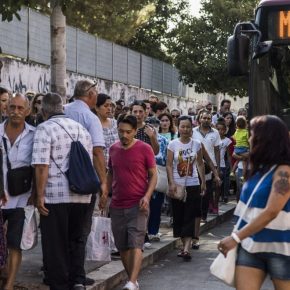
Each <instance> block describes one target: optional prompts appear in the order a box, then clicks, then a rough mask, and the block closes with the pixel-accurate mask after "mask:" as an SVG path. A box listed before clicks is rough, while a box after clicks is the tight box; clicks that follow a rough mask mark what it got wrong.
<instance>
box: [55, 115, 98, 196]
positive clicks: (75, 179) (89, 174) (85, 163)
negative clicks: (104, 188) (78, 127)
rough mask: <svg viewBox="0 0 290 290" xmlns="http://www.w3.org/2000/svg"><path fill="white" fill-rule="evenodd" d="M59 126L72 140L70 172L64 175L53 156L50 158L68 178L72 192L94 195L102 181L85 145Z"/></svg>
mask: <svg viewBox="0 0 290 290" xmlns="http://www.w3.org/2000/svg"><path fill="white" fill-rule="evenodd" d="M52 122H54V121H52ZM54 123H56V124H58V125H59V126H60V127H62V129H63V130H64V131H65V132H66V133H67V134H68V135H69V137H70V138H71V139H72V142H71V147H70V153H69V166H68V170H67V171H66V172H65V173H64V172H63V171H62V170H61V169H60V166H59V165H57V163H56V162H55V160H54V159H53V157H52V156H50V158H51V159H52V161H53V162H54V164H55V165H56V166H57V168H58V169H59V170H60V172H61V173H62V174H63V175H64V176H66V177H67V179H68V183H69V188H70V190H71V191H72V192H74V193H78V194H93V193H97V192H98V191H99V189H100V181H99V178H98V176H97V174H96V171H95V168H94V167H93V164H92V161H91V158H90V155H89V153H88V152H87V150H86V149H85V147H84V146H83V144H82V143H81V142H80V141H78V138H79V136H78V138H77V140H76V141H75V140H74V139H73V138H72V136H71V135H70V134H69V133H68V132H67V130H66V129H65V128H64V127H63V126H62V125H60V124H59V123H58V122H54Z"/></svg>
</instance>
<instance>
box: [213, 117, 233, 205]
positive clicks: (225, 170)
mask: <svg viewBox="0 0 290 290" xmlns="http://www.w3.org/2000/svg"><path fill="white" fill-rule="evenodd" d="M216 129H217V130H218V132H219V134H220V137H221V143H220V146H219V148H220V178H221V181H222V185H221V187H220V189H221V196H222V199H223V201H224V202H225V203H227V202H228V196H229V189H230V167H231V162H230V151H229V145H230V144H231V143H232V140H231V139H230V138H227V137H226V136H225V134H226V131H227V126H226V123H225V122H224V120H220V119H218V121H217V124H216ZM216 204H218V200H217V201H216Z"/></svg>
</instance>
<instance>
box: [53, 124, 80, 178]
mask: <svg viewBox="0 0 290 290" xmlns="http://www.w3.org/2000/svg"><path fill="white" fill-rule="evenodd" d="M50 121H51V122H53V123H56V124H57V125H59V126H60V127H61V128H62V129H63V130H64V131H65V132H66V133H67V134H68V136H69V137H70V138H71V139H72V141H73V142H76V141H75V140H74V138H73V137H72V136H71V134H70V133H69V132H68V131H67V130H66V129H65V128H64V126H62V125H61V124H59V123H58V122H55V121H53V120H50ZM79 133H80V130H79V127H78V137H77V141H78V139H79ZM50 159H51V160H52V161H53V163H54V164H55V165H56V167H57V168H58V170H59V171H60V172H61V173H62V175H64V176H65V177H67V176H66V175H65V173H64V172H63V171H62V170H61V168H60V166H59V165H58V164H57V163H56V162H55V160H54V158H53V157H52V155H50Z"/></svg>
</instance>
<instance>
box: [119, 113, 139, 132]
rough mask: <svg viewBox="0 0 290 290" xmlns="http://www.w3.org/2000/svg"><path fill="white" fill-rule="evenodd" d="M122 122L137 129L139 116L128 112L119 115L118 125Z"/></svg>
mask: <svg viewBox="0 0 290 290" xmlns="http://www.w3.org/2000/svg"><path fill="white" fill-rule="evenodd" d="M120 123H125V124H129V125H131V127H132V128H133V129H135V130H136V129H137V118H136V117H135V116H133V115H128V114H126V113H125V114H121V115H119V118H118V120H117V125H118V126H119V124H120Z"/></svg>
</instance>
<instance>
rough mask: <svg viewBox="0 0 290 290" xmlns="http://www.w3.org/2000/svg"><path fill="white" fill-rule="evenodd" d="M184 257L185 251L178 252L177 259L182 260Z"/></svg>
mask: <svg viewBox="0 0 290 290" xmlns="http://www.w3.org/2000/svg"><path fill="white" fill-rule="evenodd" d="M183 256H184V251H183V250H181V251H180V252H178V254H177V257H180V258H182V257H183Z"/></svg>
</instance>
